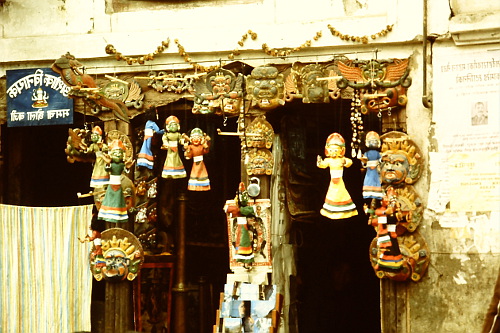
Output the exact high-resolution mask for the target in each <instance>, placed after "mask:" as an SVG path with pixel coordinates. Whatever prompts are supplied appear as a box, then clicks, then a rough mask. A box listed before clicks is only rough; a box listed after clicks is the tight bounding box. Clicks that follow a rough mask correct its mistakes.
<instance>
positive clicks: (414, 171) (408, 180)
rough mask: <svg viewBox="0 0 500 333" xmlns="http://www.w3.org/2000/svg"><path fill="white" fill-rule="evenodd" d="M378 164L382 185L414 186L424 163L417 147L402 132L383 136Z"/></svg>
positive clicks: (393, 132)
mask: <svg viewBox="0 0 500 333" xmlns="http://www.w3.org/2000/svg"><path fill="white" fill-rule="evenodd" d="M380 139H381V140H382V148H381V154H382V158H381V161H380V164H379V171H380V180H381V182H382V185H383V186H384V185H392V186H394V187H399V186H403V185H405V184H408V185H412V184H414V183H415V182H416V181H417V180H418V179H419V178H420V176H421V175H422V171H423V168H424V161H423V157H422V153H421V151H420V149H419V147H418V146H417V145H416V144H415V142H413V140H411V139H410V137H409V136H408V135H407V134H406V133H403V132H398V131H392V132H388V133H385V134H383V135H382V136H381V137H380Z"/></svg>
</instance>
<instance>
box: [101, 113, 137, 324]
mask: <svg viewBox="0 0 500 333" xmlns="http://www.w3.org/2000/svg"><path fill="white" fill-rule="evenodd" d="M112 130H119V131H120V132H122V133H124V134H126V135H130V124H127V123H125V122H123V121H119V120H118V121H106V122H105V123H104V131H105V133H108V132H110V131H112ZM129 220H130V219H129ZM117 227H118V228H122V229H125V230H128V231H130V232H132V231H133V222H130V221H129V222H127V223H112V222H106V229H109V228H117ZM133 313H134V306H133V300H132V282H131V281H128V280H125V281H121V282H106V295H105V303H104V333H126V332H127V331H129V330H133V329H134V326H133V318H134V315H133Z"/></svg>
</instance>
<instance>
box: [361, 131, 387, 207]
mask: <svg viewBox="0 0 500 333" xmlns="http://www.w3.org/2000/svg"><path fill="white" fill-rule="evenodd" d="M365 145H366V147H367V148H368V150H367V151H366V152H365V153H364V154H363V157H361V163H362V165H363V167H365V168H366V175H365V179H364V182H363V198H364V199H376V200H381V199H382V197H383V191H382V185H381V183H380V175H379V173H378V165H379V161H380V158H381V155H380V152H379V151H378V149H379V148H380V137H379V135H378V133H377V132H374V131H370V132H368V133H367V134H366V138H365Z"/></svg>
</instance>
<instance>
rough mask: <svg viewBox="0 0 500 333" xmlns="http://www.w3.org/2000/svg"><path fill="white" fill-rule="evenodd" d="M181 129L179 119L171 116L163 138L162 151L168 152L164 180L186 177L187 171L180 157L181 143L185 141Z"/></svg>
mask: <svg viewBox="0 0 500 333" xmlns="http://www.w3.org/2000/svg"><path fill="white" fill-rule="evenodd" d="M179 128H180V125H179V119H178V118H177V117H176V116H170V117H168V118H167V119H166V120H165V130H166V132H165V133H164V134H163V136H162V141H163V145H162V146H161V149H164V150H167V157H166V158H165V164H164V165H163V170H162V172H161V176H162V177H163V178H185V177H186V170H185V169H184V164H182V160H181V158H180V156H179V147H178V146H179V141H182V140H183V139H182V135H181V134H180V133H179Z"/></svg>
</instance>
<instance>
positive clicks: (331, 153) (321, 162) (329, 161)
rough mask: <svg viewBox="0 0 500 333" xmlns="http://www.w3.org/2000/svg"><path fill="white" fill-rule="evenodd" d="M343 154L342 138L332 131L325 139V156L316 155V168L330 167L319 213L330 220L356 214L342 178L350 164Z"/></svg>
mask: <svg viewBox="0 0 500 333" xmlns="http://www.w3.org/2000/svg"><path fill="white" fill-rule="evenodd" d="M344 154H345V141H344V138H343V137H342V136H341V135H340V134H338V133H332V134H330V135H329V136H328V138H327V139H326V145H325V155H326V158H325V159H322V158H321V156H319V155H318V160H317V166H318V168H322V169H325V168H327V167H329V168H330V178H331V180H330V185H329V187H328V192H327V194H326V198H325V203H324V204H323V208H322V209H321V211H320V213H321V215H323V216H326V217H328V218H330V219H332V220H336V219H345V218H348V217H351V216H355V215H358V211H357V209H356V205H355V204H354V202H353V201H352V199H351V196H350V195H349V192H347V189H346V187H345V185H344V180H343V179H342V175H343V172H344V167H346V168H348V167H350V166H351V165H352V160H351V159H349V158H346V157H344Z"/></svg>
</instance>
